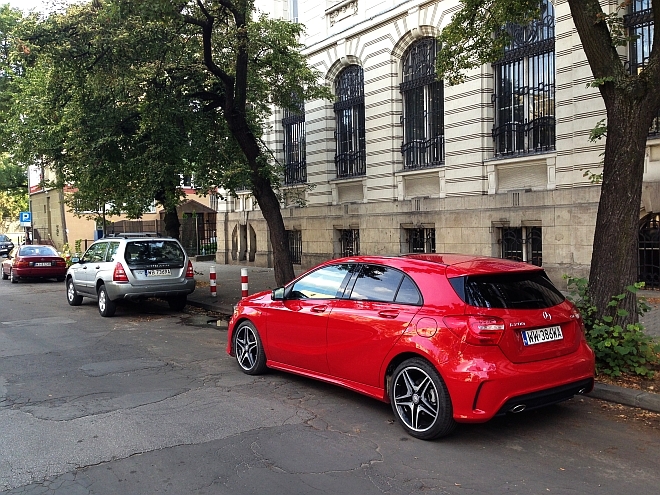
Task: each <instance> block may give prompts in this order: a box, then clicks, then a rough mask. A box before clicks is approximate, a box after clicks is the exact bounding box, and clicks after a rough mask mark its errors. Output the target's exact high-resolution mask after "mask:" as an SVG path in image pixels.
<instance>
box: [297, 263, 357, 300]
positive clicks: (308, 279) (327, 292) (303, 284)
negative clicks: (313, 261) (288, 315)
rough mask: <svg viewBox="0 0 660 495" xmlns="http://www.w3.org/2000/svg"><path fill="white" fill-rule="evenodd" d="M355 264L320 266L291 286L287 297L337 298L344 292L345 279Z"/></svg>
mask: <svg viewBox="0 0 660 495" xmlns="http://www.w3.org/2000/svg"><path fill="white" fill-rule="evenodd" d="M352 266H353V265H349V264H340V265H332V266H326V267H323V268H320V269H318V270H315V271H313V272H312V273H309V274H307V275H305V276H304V277H303V278H301V279H300V280H298V281H297V282H296V283H295V284H294V286H293V287H292V288H291V291H290V292H289V294H288V296H287V299H335V298H337V297H340V296H341V294H343V292H344V281H345V279H346V278H347V277H348V276H350V274H351V267H352Z"/></svg>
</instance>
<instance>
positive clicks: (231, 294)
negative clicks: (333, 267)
mask: <svg viewBox="0 0 660 495" xmlns="http://www.w3.org/2000/svg"><path fill="white" fill-rule="evenodd" d="M211 266H215V271H216V283H217V292H216V293H217V296H216V297H212V296H211V289H210V287H209V273H210V270H211ZM193 268H194V270H195V279H196V280H197V288H196V289H195V292H193V293H192V294H190V295H189V296H188V304H190V305H191V306H195V307H198V308H202V309H205V310H207V311H214V312H217V313H220V314H222V315H225V316H227V317H229V316H230V315H231V314H232V313H233V306H234V304H236V303H237V302H238V301H240V299H241V268H247V270H248V292H249V293H250V294H255V293H256V292H261V291H264V290H273V289H274V288H275V287H276V284H275V275H274V273H273V269H272V268H261V267H245V266H239V265H220V264H216V263H215V262H213V261H195V262H193ZM640 295H642V296H644V297H646V298H647V300H648V302H649V303H650V306H651V308H652V309H651V311H649V312H648V313H646V315H644V317H643V318H642V319H641V322H642V323H643V324H644V328H645V330H646V333H647V334H649V335H652V336H655V337H656V338H658V339H660V293H658V292H654V291H640ZM589 397H593V398H595V399H601V400H606V401H609V402H616V403H619V404H623V405H626V406H631V407H641V408H643V409H646V410H649V411H653V412H657V413H660V393H658V394H654V393H649V392H643V391H641V390H635V389H629V388H624V387H617V386H614V385H607V384H604V383H596V386H595V388H594V390H593V391H592V392H591V393H590V394H589Z"/></svg>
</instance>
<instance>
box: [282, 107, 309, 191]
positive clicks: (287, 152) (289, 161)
mask: <svg viewBox="0 0 660 495" xmlns="http://www.w3.org/2000/svg"><path fill="white" fill-rule="evenodd" d="M282 127H283V128H284V184H286V185H289V184H303V183H305V182H307V158H306V150H305V105H304V104H302V105H300V111H299V112H291V111H290V110H287V109H285V110H284V118H283V119H282Z"/></svg>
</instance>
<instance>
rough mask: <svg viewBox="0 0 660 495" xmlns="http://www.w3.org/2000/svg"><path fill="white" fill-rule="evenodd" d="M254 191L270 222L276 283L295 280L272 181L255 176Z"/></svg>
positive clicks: (263, 213) (268, 222) (282, 283)
mask: <svg viewBox="0 0 660 495" xmlns="http://www.w3.org/2000/svg"><path fill="white" fill-rule="evenodd" d="M252 192H253V194H254V197H255V199H256V200H257V203H259V208H261V214H262V215H263V216H264V219H265V220H266V223H267V224H268V230H269V232H270V243H271V245H272V247H273V269H274V272H275V283H276V284H277V285H278V286H282V285H284V284H286V283H287V282H290V281H291V280H293V279H294V278H295V276H296V275H295V273H294V271H293V262H292V261H291V253H290V252H289V239H288V236H287V232H286V228H285V227H284V219H283V218H282V211H281V210H280V202H279V200H278V199H277V195H276V194H275V192H274V191H273V188H272V186H271V185H270V183H269V182H268V181H266V180H264V179H261V178H260V177H259V178H255V177H253V188H252Z"/></svg>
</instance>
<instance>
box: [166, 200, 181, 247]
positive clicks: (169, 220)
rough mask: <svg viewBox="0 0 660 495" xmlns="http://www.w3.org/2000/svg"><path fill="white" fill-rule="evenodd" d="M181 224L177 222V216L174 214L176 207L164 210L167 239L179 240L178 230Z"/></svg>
mask: <svg viewBox="0 0 660 495" xmlns="http://www.w3.org/2000/svg"><path fill="white" fill-rule="evenodd" d="M180 227H181V222H179V215H178V214H177V212H176V206H174V207H171V208H168V209H167V210H165V233H166V234H167V235H168V236H169V237H174V238H175V239H178V238H179V230H180Z"/></svg>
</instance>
